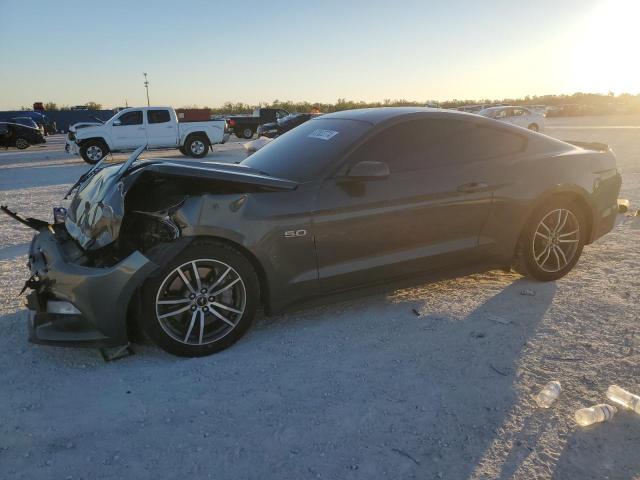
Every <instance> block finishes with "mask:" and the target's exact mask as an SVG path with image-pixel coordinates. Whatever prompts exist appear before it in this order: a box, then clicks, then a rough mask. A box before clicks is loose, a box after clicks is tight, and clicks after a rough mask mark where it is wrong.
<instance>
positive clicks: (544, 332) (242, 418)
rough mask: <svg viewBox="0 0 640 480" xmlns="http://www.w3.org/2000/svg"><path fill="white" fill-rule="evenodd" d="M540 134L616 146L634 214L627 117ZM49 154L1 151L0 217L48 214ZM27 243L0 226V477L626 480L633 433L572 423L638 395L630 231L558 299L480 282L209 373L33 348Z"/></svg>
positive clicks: (55, 174) (357, 317) (429, 294)
mask: <svg viewBox="0 0 640 480" xmlns="http://www.w3.org/2000/svg"><path fill="white" fill-rule="evenodd" d="M620 127H625V128H620ZM547 133H548V134H551V135H553V136H556V137H558V138H561V139H573V140H587V141H601V142H606V143H609V144H610V145H612V146H613V148H614V149H615V150H616V152H617V155H618V162H619V165H620V166H621V168H622V170H623V191H622V194H621V196H623V197H626V198H629V199H630V200H631V202H632V205H633V206H634V207H635V208H638V205H640V118H638V117H599V118H595V117H594V118H569V119H548V128H547ZM60 145H61V143H60V140H59V139H53V141H50V143H49V144H48V145H47V147H46V148H44V149H41V150H37V149H33V150H28V151H26V152H15V151H11V150H10V151H8V152H0V204H4V203H8V204H10V205H12V206H14V207H16V208H19V209H20V210H21V211H22V212H23V213H26V214H28V215H33V216H40V217H43V216H44V217H47V216H49V215H50V211H51V207H52V206H53V205H59V204H60V203H61V197H62V195H63V193H64V191H65V188H67V187H68V184H70V183H72V182H73V181H74V180H75V179H76V178H77V176H78V175H79V174H80V173H81V172H82V171H84V170H85V169H86V166H85V165H84V164H82V163H81V162H78V161H77V159H75V158H72V157H68V156H67V155H66V154H64V152H60ZM239 145H240V144H239V142H232V143H231V144H228V145H225V146H224V147H223V148H224V150H223V151H221V152H217V153H214V154H210V155H209V157H207V160H215V159H217V158H223V159H230V158H233V156H234V155H242V152H241V148H240V146H239ZM165 153H166V152H165ZM30 237H31V232H30V231H29V230H28V229H26V228H22V227H21V226H19V225H17V224H15V223H14V222H11V221H9V219H8V218H7V219H5V218H0V361H1V365H2V367H3V368H2V369H1V370H0V372H1V373H0V384H1V387H0V479H29V480H31V479H65V478H69V479H123V478H136V479H146V478H185V477H188V476H195V478H215V479H245V478H246V479H265V478H277V479H302V478H332V479H378V478H398V479H405V478H419V479H429V478H446V479H485V478H487V479H488V478H491V479H493V478H498V479H510V478H516V479H527V480H528V479H537V478H541V479H542V478H554V479H601V478H609V479H640V457H639V456H638V454H637V452H638V449H639V446H640V416H638V415H634V414H631V413H627V412H620V413H619V414H618V415H617V416H616V417H615V418H614V419H613V420H612V421H611V422H609V423H606V424H600V425H596V426H593V427H590V428H578V427H577V426H576V425H575V423H574V421H573V413H574V411H575V410H576V409H577V408H579V407H582V406H587V405H591V404H593V403H599V402H602V401H604V400H605V396H604V392H605V390H606V388H607V387H608V386H609V385H610V384H612V383H616V384H619V385H621V386H624V387H626V388H629V389H630V390H633V391H636V392H639V393H640V375H639V374H640V368H639V367H638V361H639V360H640V351H639V349H640V341H639V339H640V337H639V335H638V333H639V324H638V320H639V317H640V315H639V314H640V308H639V307H638V301H639V299H640V293H639V292H640V217H631V216H623V215H621V216H620V218H619V222H618V225H617V227H616V228H615V230H614V231H613V232H612V233H610V234H609V235H607V236H605V237H604V238H603V239H601V240H600V241H598V242H596V243H595V244H594V245H591V246H588V247H586V248H585V251H584V254H583V256H582V259H581V260H580V262H579V263H578V265H577V266H576V268H575V270H574V271H573V272H572V273H571V274H569V275H568V276H567V277H565V278H563V279H562V280H560V281H558V282H555V283H546V284H542V283H535V282H530V281H527V280H523V279H522V278H520V277H519V276H518V275H515V274H507V273H503V272H488V273H486V274H482V275H474V276H471V277H465V278H460V279H455V280H448V281H442V282H438V283H432V284H427V285H422V286H419V287H415V288H409V289H404V290H399V291H396V292H393V293H390V294H387V295H377V296H371V297H366V298H361V299H359V300H354V301H349V302H343V303H339V304H333V305H328V306H325V307H321V308H315V309H307V310H302V311H298V312H293V313H289V314H286V315H281V316H277V317H274V318H259V319H258V321H257V323H256V325H255V326H254V328H253V329H252V330H251V331H250V332H249V334H248V335H247V336H246V337H245V338H244V339H242V340H241V341H240V342H238V343H237V344H236V345H235V346H234V347H233V348H231V349H229V350H227V351H224V352H222V353H219V354H217V355H214V356H211V357H207V358H201V359H179V358H175V357H171V356H169V355H167V354H165V353H164V352H162V351H160V350H159V349H157V348H155V347H152V346H148V345H145V346H136V347H135V350H136V352H137V354H136V355H134V356H132V357H129V358H126V359H123V360H120V361H117V362H114V363H105V362H103V360H102V359H101V357H100V355H99V353H98V351H96V350H92V349H62V348H54V347H43V346H36V345H31V344H29V343H27V341H26V325H25V310H24V308H23V307H22V306H21V303H22V299H21V298H18V297H16V295H17V293H18V291H19V289H20V287H21V285H22V282H23V281H24V279H25V278H26V277H27V269H26V268H25V262H26V257H25V256H24V255H23V252H24V245H25V244H26V242H28V241H29V239H30ZM525 289H526V290H532V291H533V292H535V295H534V296H529V295H522V294H521V292H522V290H525ZM413 309H415V310H416V311H417V312H418V313H419V316H418V315H416V314H414V313H413V312H412V310H413ZM495 317H499V318H500V319H502V320H504V321H507V322H509V323H507V324H504V323H503V322H495V321H492V320H491V319H492V318H494V319H495ZM552 379H556V380H559V381H561V382H562V386H563V391H562V394H561V396H560V399H559V401H558V402H557V404H555V405H554V406H553V407H552V408H551V409H549V410H540V409H537V408H536V407H535V404H534V402H533V401H532V399H531V396H532V394H533V393H536V392H537V391H538V389H539V388H540V387H541V386H543V385H544V384H545V383H546V382H547V381H549V380H552Z"/></svg>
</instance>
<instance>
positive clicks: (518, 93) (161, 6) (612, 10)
mask: <svg viewBox="0 0 640 480" xmlns="http://www.w3.org/2000/svg"><path fill="white" fill-rule="evenodd" d="M638 18H640V0H553V1H551V0H536V1H535V2H524V1H516V0H504V1H503V0H466V1H461V0H446V1H440V0H429V1H427V0H415V1H414V0H406V1H402V0H395V1H390V0H387V1H378V0H358V1H356V0H315V1H306V0H269V1H264V0H262V1H254V0H243V1H242V2H230V1H225V2H222V1H217V0H210V1H199V0H193V1H190V0H173V1H164V0H155V1H145V0H137V1H134V0H129V1H122V0H109V1H104V0H102V1H99V0H95V1H91V0H82V1H76V0H65V1H63V2H53V1H46V0H30V1H23V0H20V1H18V0H0V109H12V108H17V107H19V106H21V105H25V106H28V105H31V104H33V102H34V101H43V102H50V101H51V102H56V103H57V104H58V105H59V106H60V105H80V104H84V103H86V102H89V101H93V102H97V103H100V104H102V105H104V106H105V107H109V108H111V107H116V106H124V105H125V103H126V104H128V105H129V106H137V105H144V104H146V96H145V90H144V85H143V82H144V78H143V75H142V74H143V72H147V73H148V76H149V93H150V97H151V103H152V105H153V104H155V105H171V106H174V107H181V106H187V105H199V106H204V105H207V106H210V107H214V106H219V105H222V104H223V103H224V102H226V101H231V102H244V103H249V104H257V103H259V102H272V101H274V100H276V99H279V100H292V101H303V100H307V101H310V102H335V101H336V100H337V99H338V98H346V99H349V100H363V101H382V100H384V99H407V100H419V101H422V100H447V99H454V98H457V99H474V98H476V99H481V98H492V99H493V98H496V99H498V98H509V97H522V96H524V95H543V94H562V93H567V94H571V93H574V92H576V91H582V92H594V93H595V92H599V93H607V92H609V91H613V92H614V93H616V94H618V93H623V92H627V93H633V94H637V93H640V62H638V60H637V57H638V53H637V52H638V47H640V33H639V32H640V29H639V28H638V27H637V24H636V23H637V20H638Z"/></svg>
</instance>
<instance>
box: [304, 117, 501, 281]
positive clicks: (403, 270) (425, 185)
mask: <svg viewBox="0 0 640 480" xmlns="http://www.w3.org/2000/svg"><path fill="white" fill-rule="evenodd" d="M483 131H484V130H483V127H480V126H478V125H477V124H476V123H474V122H467V121H460V120H436V119H419V120H411V121H408V122H403V123H400V124H396V125H393V126H390V127H388V128H386V129H384V130H382V131H380V132H378V133H377V134H375V135H374V136H373V137H372V138H370V139H369V140H368V141H366V142H365V143H364V144H363V145H361V146H360V147H359V148H358V149H357V150H356V151H355V152H353V153H352V154H351V155H350V156H349V158H348V159H347V161H346V164H345V166H344V167H343V168H344V169H349V168H350V167H351V166H353V165H354V164H356V163H358V162H361V161H376V162H385V163H386V164H387V165H388V166H389V169H390V175H389V177H388V178H386V179H377V180H371V181H360V182H348V181H345V178H344V177H341V176H340V175H336V176H334V177H332V178H328V179H327V180H326V181H325V182H324V183H323V184H322V186H321V187H320V189H319V193H318V198H317V205H316V211H315V213H314V217H313V218H314V232H315V235H316V247H317V255H318V271H319V279H320V286H321V288H322V289H323V290H325V291H332V290H339V289H344V288H350V287H354V286H357V285H361V284H366V283H370V282H380V281H386V280H388V279H390V278H392V277H400V276H405V275H412V274H416V273H420V272H427V271H431V270H438V269H442V268H447V267H453V266H456V265H461V264H465V263H468V262H471V261H474V256H475V255H476V254H477V251H478V248H477V247H478V244H479V235H480V231H481V229H482V226H483V223H484V221H485V219H486V217H487V215H488V212H489V209H490V205H491V200H492V193H491V190H492V188H493V185H492V183H491V178H490V170H489V169H488V168H487V160H488V158H487V155H486V154H485V153H483V151H482V148H480V150H479V151H475V149H476V147H478V146H479V145H478V144H479V143H481V141H482V134H483ZM475 260H477V259H475Z"/></svg>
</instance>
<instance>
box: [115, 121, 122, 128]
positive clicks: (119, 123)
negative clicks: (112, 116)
mask: <svg viewBox="0 0 640 480" xmlns="http://www.w3.org/2000/svg"><path fill="white" fill-rule="evenodd" d="M120 125H122V122H121V121H120V120H114V121H113V126H114V127H119V126H120Z"/></svg>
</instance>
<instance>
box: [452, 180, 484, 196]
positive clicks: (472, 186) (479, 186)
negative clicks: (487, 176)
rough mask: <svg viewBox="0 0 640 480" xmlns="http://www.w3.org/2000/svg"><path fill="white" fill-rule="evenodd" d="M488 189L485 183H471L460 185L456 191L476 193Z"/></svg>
mask: <svg viewBox="0 0 640 480" xmlns="http://www.w3.org/2000/svg"><path fill="white" fill-rule="evenodd" d="M488 187H489V185H487V184H486V183H481V182H471V183H465V184H464V185H460V186H459V187H458V189H457V190H458V191H459V192H462V193H472V192H478V191H480V190H485V189H486V188H488Z"/></svg>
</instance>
